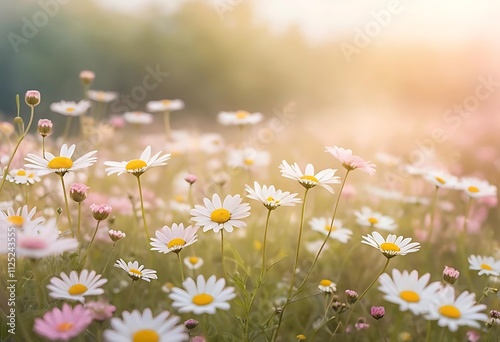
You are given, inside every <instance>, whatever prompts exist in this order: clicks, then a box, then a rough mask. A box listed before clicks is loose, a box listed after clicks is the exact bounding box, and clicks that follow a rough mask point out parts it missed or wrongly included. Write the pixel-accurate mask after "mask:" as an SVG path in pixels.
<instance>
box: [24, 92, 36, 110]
mask: <svg viewBox="0 0 500 342" xmlns="http://www.w3.org/2000/svg"><path fill="white" fill-rule="evenodd" d="M24 100H25V101H26V104H27V105H28V106H30V107H35V106H37V105H38V104H39V103H40V92H39V91H38V90H28V91H27V92H26V95H25V97H24Z"/></svg>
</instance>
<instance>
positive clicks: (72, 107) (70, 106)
mask: <svg viewBox="0 0 500 342" xmlns="http://www.w3.org/2000/svg"><path fill="white" fill-rule="evenodd" d="M89 108H90V102H88V101H85V100H82V101H80V102H78V103H76V102H74V101H61V102H55V103H52V104H51V105H50V110H51V111H53V112H54V113H58V114H63V115H66V116H80V115H83V114H85V112H86V111H87V110H88V109H89Z"/></svg>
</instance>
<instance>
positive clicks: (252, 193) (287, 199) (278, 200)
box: [245, 182, 300, 210]
mask: <svg viewBox="0 0 500 342" xmlns="http://www.w3.org/2000/svg"><path fill="white" fill-rule="evenodd" d="M253 184H254V186H253V189H252V188H251V187H250V186H249V185H248V184H246V185H245V190H246V192H248V195H247V197H248V198H251V199H254V200H256V201H259V202H261V203H262V204H263V205H264V206H265V207H266V208H267V209H269V210H274V209H276V208H278V207H280V206H284V207H291V206H294V205H295V204H297V203H300V199H299V198H295V196H297V193H293V194H291V193H289V192H288V191H285V192H283V191H281V190H276V189H275V187H274V185H271V186H269V187H267V185H263V186H262V187H261V186H260V184H259V183H257V182H254V183H253Z"/></svg>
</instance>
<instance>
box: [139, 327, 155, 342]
mask: <svg viewBox="0 0 500 342" xmlns="http://www.w3.org/2000/svg"><path fill="white" fill-rule="evenodd" d="M132 341H133V342H158V341H160V335H158V333H157V332H156V331H154V330H152V329H142V330H139V331H137V332H136V333H135V334H134V336H133V337H132Z"/></svg>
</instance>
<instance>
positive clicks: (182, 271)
mask: <svg viewBox="0 0 500 342" xmlns="http://www.w3.org/2000/svg"><path fill="white" fill-rule="evenodd" d="M176 254H177V259H178V260H179V267H180V268H181V279H182V282H184V266H183V265H182V260H181V253H180V251H179V252H178V253H176Z"/></svg>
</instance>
